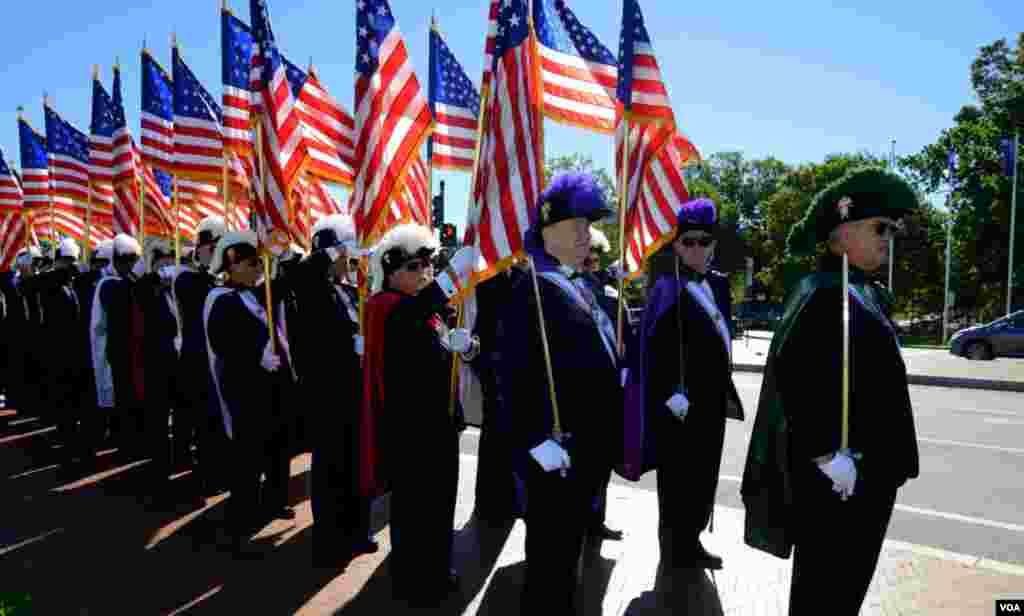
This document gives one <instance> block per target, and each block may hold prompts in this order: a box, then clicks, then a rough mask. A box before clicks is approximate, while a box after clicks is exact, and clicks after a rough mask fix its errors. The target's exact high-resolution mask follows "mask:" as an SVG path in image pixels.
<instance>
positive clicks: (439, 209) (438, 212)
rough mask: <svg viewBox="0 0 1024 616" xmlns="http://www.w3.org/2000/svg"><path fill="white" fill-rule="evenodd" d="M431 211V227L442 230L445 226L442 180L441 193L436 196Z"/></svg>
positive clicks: (442, 182) (442, 184)
mask: <svg viewBox="0 0 1024 616" xmlns="http://www.w3.org/2000/svg"><path fill="white" fill-rule="evenodd" d="M432 205H433V208H432V210H431V214H432V215H431V226H432V227H434V228H435V229H440V228H441V225H443V224H444V180H441V193H440V194H437V195H434V198H433V200H432Z"/></svg>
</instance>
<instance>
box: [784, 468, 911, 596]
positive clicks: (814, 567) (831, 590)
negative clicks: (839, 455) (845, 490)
mask: <svg viewBox="0 0 1024 616" xmlns="http://www.w3.org/2000/svg"><path fill="white" fill-rule="evenodd" d="M794 475H795V476H794V483H795V485H794V500H795V501H796V505H797V507H798V510H799V512H800V513H799V514H798V516H799V523H798V524H797V525H796V528H797V535H796V536H795V552H794V556H793V582H792V586H791V589H790V593H789V614H790V616H803V615H804V614H819V613H821V610H822V609H823V608H822V606H825V605H827V606H828V608H827V611H828V613H829V614H836V615H837V616H844V615H849V616H856V615H857V614H858V613H860V607H861V604H862V603H863V602H864V597H865V595H866V594H867V591H868V586H869V585H870V584H871V578H872V576H873V575H874V573H875V567H876V566H877V564H878V556H879V554H880V553H881V550H882V542H883V541H884V540H885V533H886V529H887V528H888V526H889V519H890V517H891V516H892V510H893V507H894V506H895V503H896V490H897V488H896V487H895V486H892V485H885V484H884V483H882V484H881V485H879V484H875V485H872V484H871V482H870V481H868V480H865V481H863V482H862V481H861V480H860V478H858V481H857V485H856V488H855V492H854V495H853V496H851V497H850V498H849V499H848V500H847V501H845V502H844V501H842V500H841V499H840V497H839V495H838V494H836V493H835V492H833V491H832V481H831V480H830V479H829V478H828V477H826V476H825V474H824V473H822V472H821V471H820V470H818V468H817V467H816V466H814V464H813V463H811V462H810V461H808V463H807V468H806V469H802V470H801V471H799V472H797V473H794Z"/></svg>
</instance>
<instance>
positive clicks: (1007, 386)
mask: <svg viewBox="0 0 1024 616" xmlns="http://www.w3.org/2000/svg"><path fill="white" fill-rule="evenodd" d="M733 370H734V371H736V372H755V373H758V374H761V373H763V372H764V366H762V365H760V364H734V365H733ZM907 382H909V383H910V384H911V385H925V386H929V387H955V388H960V389H986V390H991V391H1008V392H1016V393H1024V382H1017V381H990V380H985V379H965V378H958V377H949V376H928V375H924V374H908V375H907Z"/></svg>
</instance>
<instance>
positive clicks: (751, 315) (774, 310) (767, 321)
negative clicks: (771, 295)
mask: <svg viewBox="0 0 1024 616" xmlns="http://www.w3.org/2000/svg"><path fill="white" fill-rule="evenodd" d="M733 318H734V320H735V321H736V324H737V325H738V326H739V329H741V330H744V329H767V330H770V331H775V327H776V326H777V325H778V324H779V321H780V320H782V305H781V304H776V303H773V302H743V303H742V304H737V305H736V308H735V310H733Z"/></svg>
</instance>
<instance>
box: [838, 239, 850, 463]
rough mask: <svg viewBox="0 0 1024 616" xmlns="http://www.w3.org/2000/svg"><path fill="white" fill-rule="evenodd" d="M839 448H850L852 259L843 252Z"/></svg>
mask: <svg viewBox="0 0 1024 616" xmlns="http://www.w3.org/2000/svg"><path fill="white" fill-rule="evenodd" d="M839 443H840V444H839V448H840V449H841V450H842V449H846V448H847V447H849V446H850V258H849V256H848V255H847V254H846V252H843V424H842V433H841V437H840V441H839Z"/></svg>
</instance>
